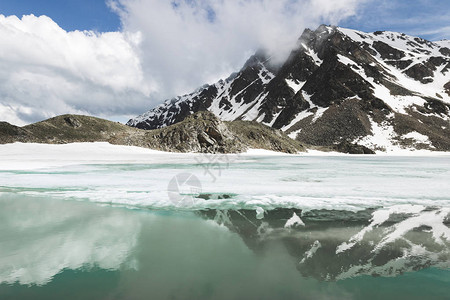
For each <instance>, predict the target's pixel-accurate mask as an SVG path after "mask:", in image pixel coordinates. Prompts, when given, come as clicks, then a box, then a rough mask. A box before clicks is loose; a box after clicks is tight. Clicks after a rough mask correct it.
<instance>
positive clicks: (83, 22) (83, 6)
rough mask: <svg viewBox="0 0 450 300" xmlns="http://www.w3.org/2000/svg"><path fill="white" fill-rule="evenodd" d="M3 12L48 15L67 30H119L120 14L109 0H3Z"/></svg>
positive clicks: (0, 10)
mask: <svg viewBox="0 0 450 300" xmlns="http://www.w3.org/2000/svg"><path fill="white" fill-rule="evenodd" d="M0 14H3V15H7V16H8V15H16V16H18V17H21V16H22V15H29V14H34V15H36V16H40V15H46V16H48V17H50V18H52V19H53V21H55V22H56V23H58V25H59V26H61V27H62V28H64V29H65V30H67V31H71V30H95V31H101V32H105V31H117V30H119V28H120V18H119V16H118V15H117V14H116V13H114V12H112V11H111V9H110V8H109V7H107V5H106V3H105V0H0Z"/></svg>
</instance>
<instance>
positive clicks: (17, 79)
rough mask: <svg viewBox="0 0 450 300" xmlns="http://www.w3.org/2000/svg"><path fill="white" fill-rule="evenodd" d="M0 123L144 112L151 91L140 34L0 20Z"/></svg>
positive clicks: (43, 19) (0, 17)
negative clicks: (67, 115)
mask: <svg viewBox="0 0 450 300" xmlns="http://www.w3.org/2000/svg"><path fill="white" fill-rule="evenodd" d="M0 36H1V39H0V119H1V120H6V121H10V122H12V123H15V124H19V125H21V124H23V123H27V122H32V121H37V120H41V119H44V118H47V117H50V116H53V115H55V114H63V113H89V114H95V115H105V116H108V115H113V114H119V115H120V114H122V113H123V112H126V113H138V112H139V111H140V110H142V109H144V107H145V105H144V103H145V101H146V99H147V96H148V95H149V94H150V92H151V87H150V85H149V84H147V81H146V80H145V78H144V74H143V72H142V69H141V62H140V59H139V57H138V55H137V54H136V52H137V47H139V42H140V35H139V33H135V34H127V33H121V32H109V33H101V34H100V33H94V32H81V31H72V32H66V31H64V30H63V29H61V28H60V27H59V26H58V25H57V24H56V23H55V22H53V21H52V20H51V19H50V18H48V17H45V16H41V17H35V16H33V15H29V16H24V17H23V18H22V19H18V18H17V17H15V16H10V17H5V16H3V15H0Z"/></svg>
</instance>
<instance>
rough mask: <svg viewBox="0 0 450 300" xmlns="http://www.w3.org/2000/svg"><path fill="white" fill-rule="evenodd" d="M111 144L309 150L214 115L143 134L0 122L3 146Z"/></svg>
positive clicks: (66, 123)
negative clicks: (20, 125) (16, 143)
mask: <svg viewBox="0 0 450 300" xmlns="http://www.w3.org/2000/svg"><path fill="white" fill-rule="evenodd" d="M14 142H23V143H48V144H65V143H74V142H109V143H111V144H116V145H128V146H138V147H145V148H150V149H156V150H162V151H172V152H201V153H239V152H244V151H246V150H247V149H249V148H258V149H267V150H272V151H279V152H287V153H297V152H299V151H304V147H303V146H302V145H301V144H300V143H299V142H298V141H294V140H292V139H290V138H289V137H287V136H286V135H284V134H283V133H282V132H281V131H279V130H275V129H273V128H270V127H267V126H265V125H262V124H259V123H256V122H244V121H236V122H223V121H220V120H219V119H218V118H217V117H216V116H214V114H212V113H209V112H198V113H195V114H193V115H191V116H189V117H188V118H186V119H185V120H183V121H182V122H179V123H177V124H175V125H172V126H168V127H166V128H162V129H155V130H142V129H137V128H132V127H129V126H126V125H123V124H120V123H116V122H112V121H108V120H104V119H99V118H95V117H89V116H80V115H62V116H57V117H54V118H51V119H48V120H45V121H41V122H38V123H34V124H31V125H27V126H24V127H17V126H14V125H11V124H8V123H6V122H0V144H6V143H14Z"/></svg>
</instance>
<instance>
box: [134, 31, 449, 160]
mask: <svg viewBox="0 0 450 300" xmlns="http://www.w3.org/2000/svg"><path fill="white" fill-rule="evenodd" d="M444 45H447V44H446V43H441V44H439V43H432V42H429V41H426V40H424V39H421V38H415V37H411V36H407V35H405V34H401V33H393V32H384V31H377V32H375V33H364V32H358V31H354V30H349V29H342V28H337V27H332V26H325V25H321V26H319V27H318V28H317V29H316V30H314V31H312V30H309V29H306V30H305V31H304V32H303V34H302V35H301V37H300V38H299V40H298V41H297V45H296V47H295V48H294V49H293V50H292V52H291V53H290V55H289V56H288V58H287V59H286V61H285V62H284V63H282V64H281V65H278V66H274V65H273V63H272V62H271V58H270V55H268V54H266V53H264V52H263V51H259V52H257V53H256V54H255V55H253V56H252V57H250V58H249V59H248V61H247V62H246V63H245V64H244V66H243V68H242V69H241V70H240V71H239V72H237V73H235V74H232V75H231V76H230V77H228V78H227V79H225V80H221V81H219V82H217V83H216V84H214V85H209V86H204V87H202V88H200V89H198V90H197V91H195V92H193V93H191V94H189V95H184V96H181V97H177V98H174V99H172V100H169V101H166V102H165V103H163V104H161V105H160V106H158V107H156V108H155V109H153V110H150V111H149V112H147V113H145V114H143V115H141V116H139V117H137V118H135V119H132V120H130V121H129V122H128V123H127V124H128V125H130V126H134V127H138V128H143V129H154V128H161V127H164V126H167V125H170V124H175V123H178V122H180V121H181V120H183V119H184V118H186V117H187V116H188V115H190V114H192V113H194V112H197V111H206V110H207V111H210V112H212V113H213V114H215V115H216V116H217V117H219V118H220V119H221V120H224V121H231V120H248V121H257V122H261V123H263V124H265V125H268V126H270V127H273V128H275V129H281V130H282V131H284V132H286V133H287V134H289V135H290V136H291V137H296V138H297V139H298V140H299V141H300V142H302V143H304V144H310V145H313V146H327V147H331V148H334V149H341V150H342V151H347V150H348V151H350V150H349V148H348V147H337V146H336V145H340V143H342V142H345V143H346V144H345V145H352V144H355V143H359V142H360V141H364V143H365V145H361V146H364V147H366V148H370V149H372V150H374V149H382V148H384V146H386V145H378V144H377V140H380V139H377V138H375V135H376V134H378V135H379V134H388V132H391V131H390V130H391V129H392V130H394V132H393V133H389V136H388V137H387V140H388V142H389V143H390V144H391V145H400V146H401V145H406V144H404V143H403V142H402V141H403V138H402V134H408V133H409V132H412V131H415V129H414V128H416V126H412V127H407V126H409V125H410V122H407V123H406V124H403V125H402V126H401V127H402V128H403V127H405V128H409V129H408V130H409V131H408V130H404V131H402V132H396V131H395V130H396V128H398V126H397V125H396V126H394V125H393V124H398V123H401V122H404V121H405V120H406V119H407V118H404V117H400V116H404V115H407V116H410V117H414V118H417V114H420V115H421V117H420V119H421V120H422V121H421V122H423V124H425V125H423V126H426V127H427V128H426V130H425V131H426V132H427V134H425V135H426V136H428V137H429V138H430V141H432V142H431V144H429V145H428V146H424V147H425V148H426V149H430V150H441V151H450V144H449V143H447V142H438V143H437V142H433V140H436V139H432V138H431V136H438V135H442V132H443V130H444V129H443V128H446V126H440V125H437V124H438V123H439V124H440V121H439V122H434V121H433V122H424V121H423V119H424V118H425V119H427V118H433V120H434V118H438V119H440V120H441V121H443V122H445V121H447V122H448V120H449V119H450V114H449V111H448V110H447V109H446V107H447V106H448V105H449V104H450V82H448V83H446V84H445V85H443V86H440V85H442V80H441V78H442V76H450V58H449V57H450V54H449V53H450V52H449V51H450V50H449V48H448V47H444ZM411 108H414V109H413V110H411ZM392 118H393V119H392ZM417 122H418V121H417ZM408 124H409V125H408ZM374 128H381V130H380V129H379V130H377V131H376V132H375V131H374ZM425 131H424V130H422V132H425ZM364 137H366V139H364ZM371 137H373V139H372V138H371ZM336 147H337V148H336ZM401 147H403V146H401ZM405 147H413V148H414V147H415V146H414V145H412V144H411V145H409V146H408V145H406V146H405ZM355 151H357V152H358V151H359V150H355Z"/></svg>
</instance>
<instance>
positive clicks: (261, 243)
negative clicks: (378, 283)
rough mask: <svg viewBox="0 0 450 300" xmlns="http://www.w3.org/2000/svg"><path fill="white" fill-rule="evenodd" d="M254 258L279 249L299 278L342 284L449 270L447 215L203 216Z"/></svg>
mask: <svg viewBox="0 0 450 300" xmlns="http://www.w3.org/2000/svg"><path fill="white" fill-rule="evenodd" d="M198 214H199V215H201V216H202V217H204V218H206V219H210V220H214V221H215V222H217V223H218V224H223V225H224V226H226V227H227V228H229V229H230V230H231V231H233V232H236V233H237V234H239V235H240V236H241V238H242V239H243V241H244V242H245V244H246V245H247V246H248V247H249V248H250V249H252V250H253V251H255V252H257V253H265V252H266V250H267V249H268V248H270V247H272V246H273V245H274V244H282V245H284V247H285V248H286V249H287V250H288V252H289V254H290V255H291V256H292V257H294V258H295V261H296V265H297V269H298V270H299V271H300V273H301V274H303V275H304V276H311V277H314V278H316V279H319V280H342V279H346V278H350V277H355V276H360V275H372V276H396V275H399V274H403V273H405V272H410V271H417V270H420V269H424V268H429V267H437V268H442V269H448V268H450V229H449V227H448V225H449V224H450V219H449V216H450V209H449V208H427V207H424V206H420V205H398V206H393V207H390V208H384V209H379V210H375V211H374V210H366V211H361V212H358V213H351V212H345V211H325V210H324V211H312V212H308V213H305V214H304V216H302V219H300V218H299V217H298V216H301V215H302V212H301V210H299V209H286V208H283V209H276V210H271V211H266V212H261V211H254V210H204V211H200V212H198Z"/></svg>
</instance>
